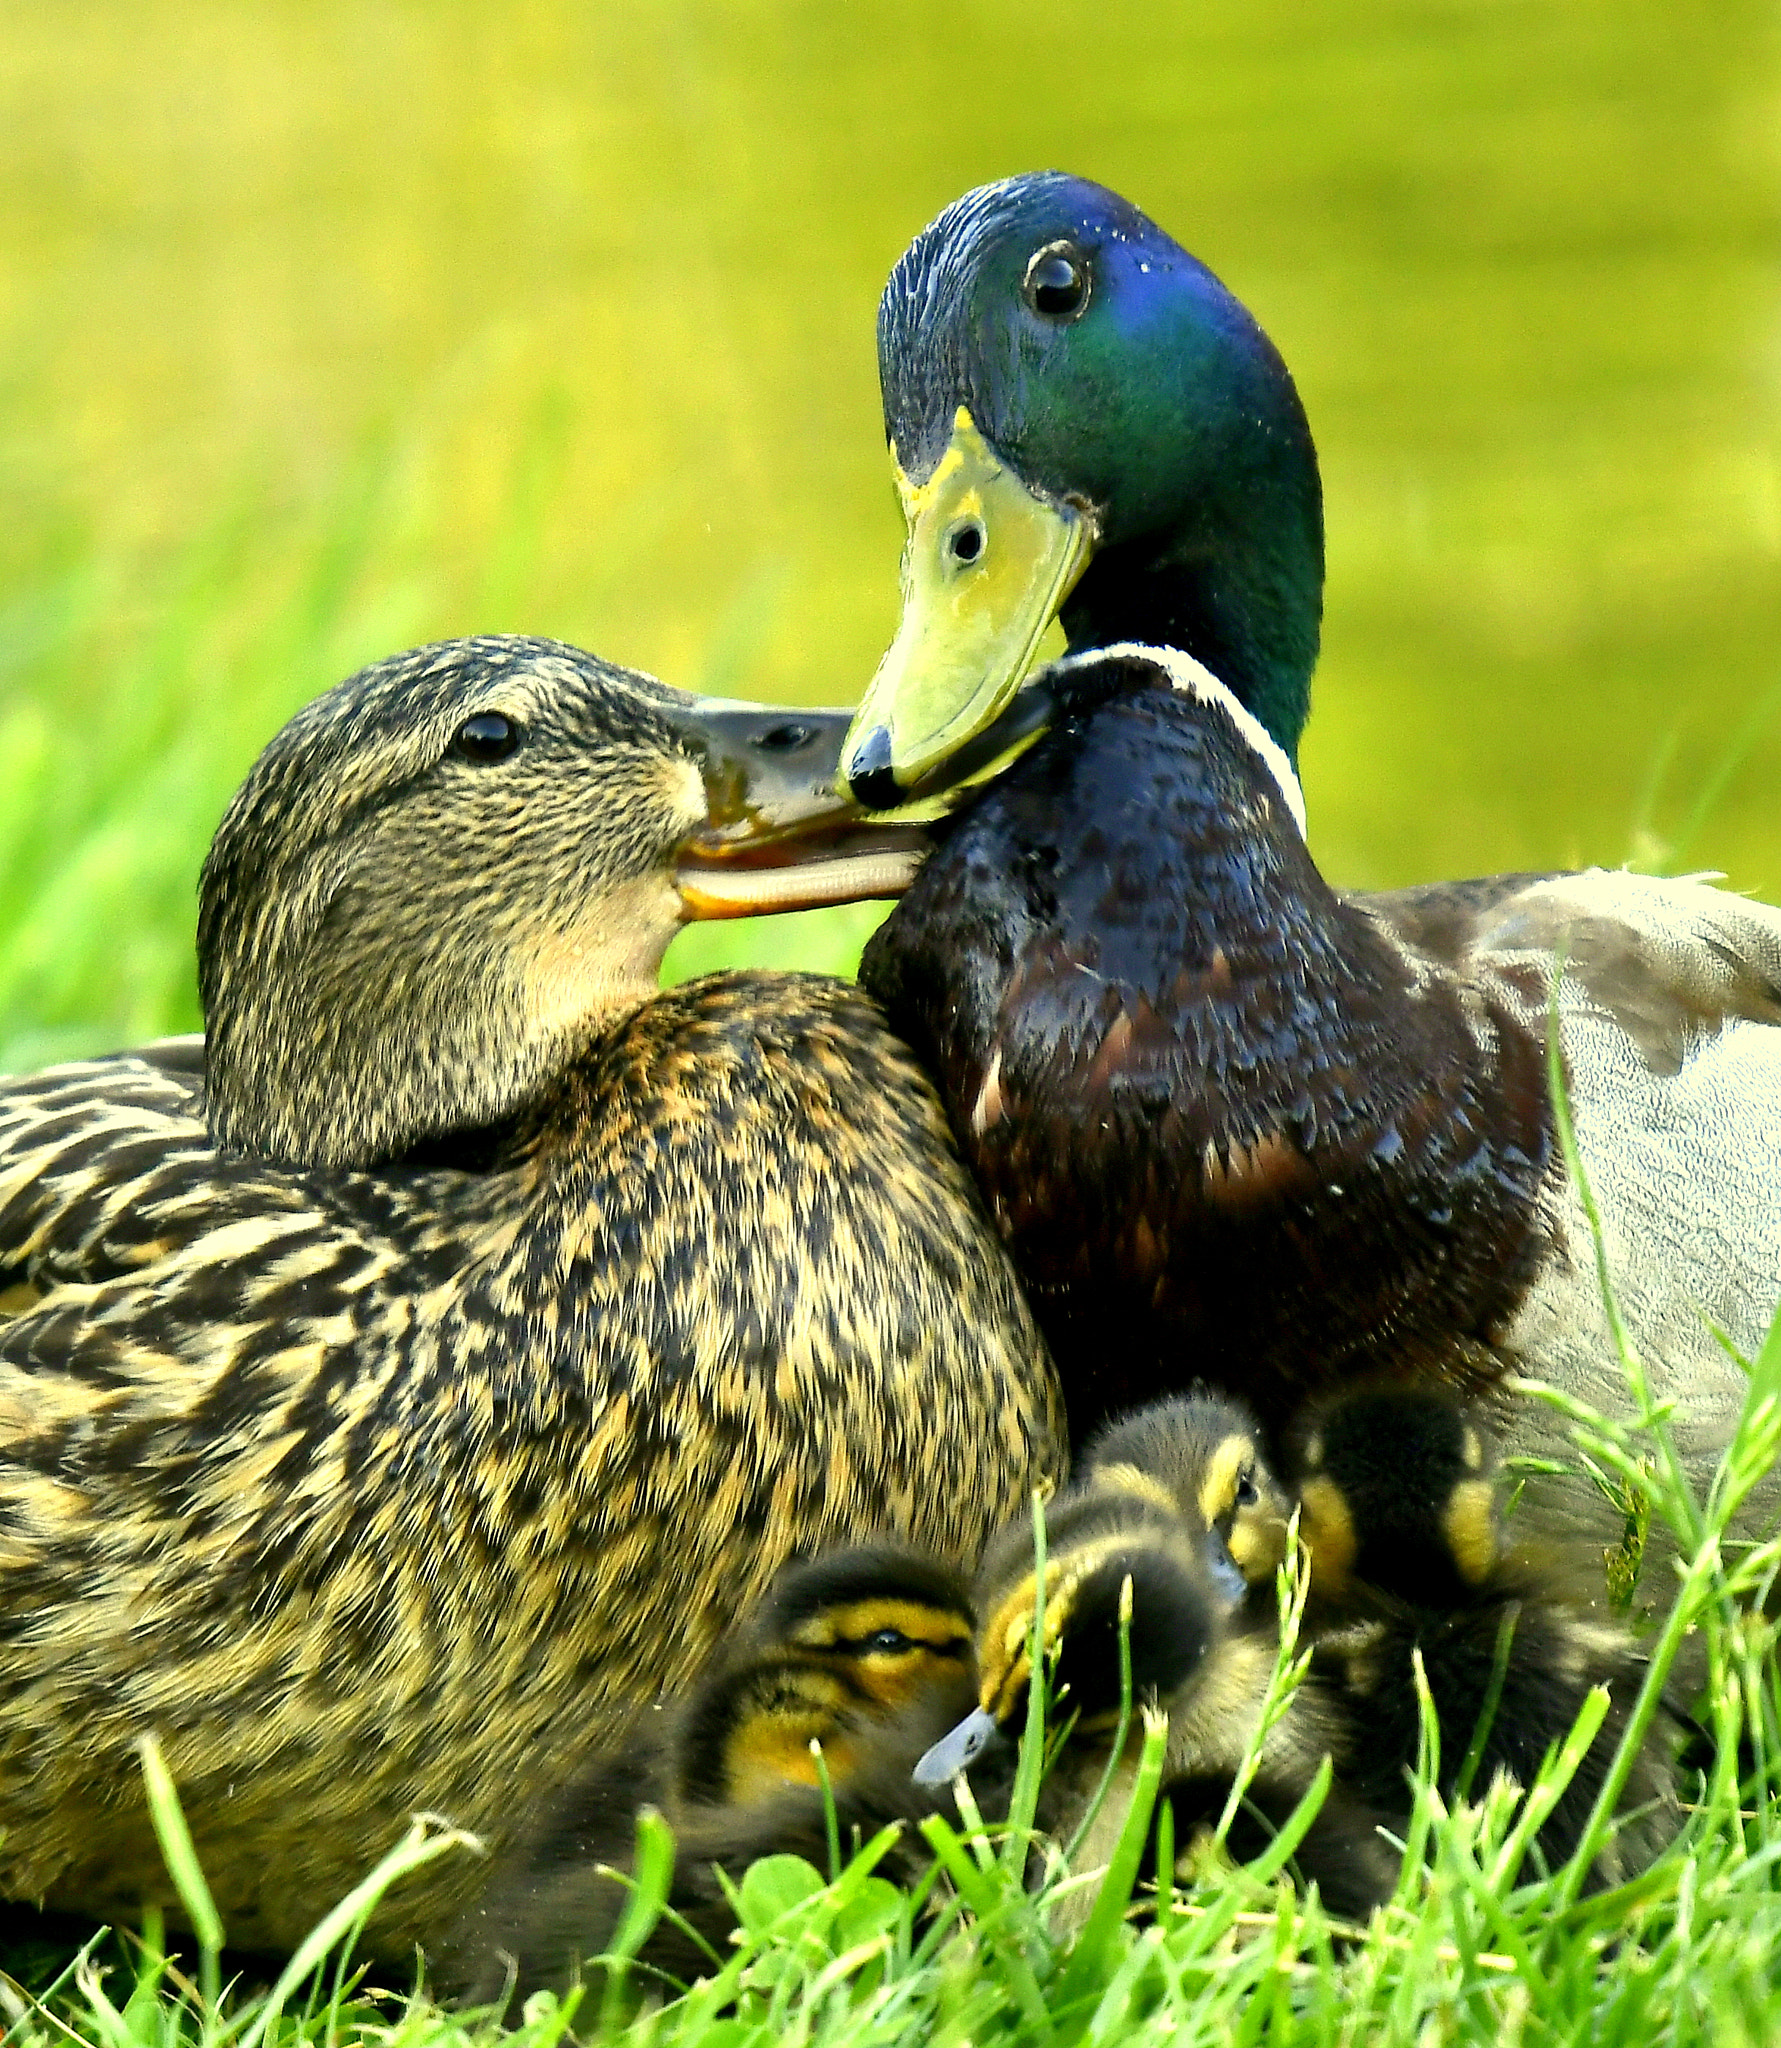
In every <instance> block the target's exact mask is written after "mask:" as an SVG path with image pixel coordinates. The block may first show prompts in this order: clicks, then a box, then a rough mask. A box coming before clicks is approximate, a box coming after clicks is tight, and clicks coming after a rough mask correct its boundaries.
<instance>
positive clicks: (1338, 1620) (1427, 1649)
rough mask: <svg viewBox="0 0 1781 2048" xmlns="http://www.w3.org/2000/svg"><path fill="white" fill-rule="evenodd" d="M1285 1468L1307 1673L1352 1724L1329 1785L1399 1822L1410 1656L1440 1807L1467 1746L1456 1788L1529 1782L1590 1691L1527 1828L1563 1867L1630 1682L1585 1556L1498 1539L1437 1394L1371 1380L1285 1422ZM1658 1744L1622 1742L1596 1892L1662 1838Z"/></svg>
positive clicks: (1481, 1474)
mask: <svg viewBox="0 0 1781 2048" xmlns="http://www.w3.org/2000/svg"><path fill="white" fill-rule="evenodd" d="M1289 1470H1290V1471H1291V1472H1292V1473H1293V1475H1294V1477H1295V1480H1296V1484H1297V1486H1298V1490H1299V1499H1300V1525H1299V1526H1300V1534H1301V1536H1302V1538H1303V1540H1304V1543H1305V1545H1306V1547H1307V1549H1308V1550H1309V1552H1310V1556H1311V1568H1312V1584H1313V1591H1314V1597H1315V1601H1316V1612H1317V1614H1318V1617H1319V1619H1320V1621H1321V1622H1322V1624H1323V1628H1324V1633H1323V1635H1322V1637H1321V1639H1320V1641H1319V1643H1318V1646H1317V1650H1316V1653H1315V1668H1316V1671H1317V1674H1318V1676H1319V1678H1320V1680H1321V1681H1322V1683H1323V1684H1325V1685H1326V1686H1327V1687H1328V1688H1329V1689H1330V1692H1331V1695H1332V1697H1334V1698H1335V1699H1336V1700H1337V1701H1338V1703H1339V1705H1340V1709H1341V1711H1343V1712H1344V1713H1346V1714H1347V1715H1348V1716H1349V1717H1350V1719H1351V1720H1352V1722H1353V1724H1354V1727H1355V1731H1356V1739H1355V1740H1354V1741H1353V1742H1352V1743H1351V1745H1350V1749H1349V1757H1348V1761H1347V1764H1346V1766H1345V1770H1344V1781H1345V1784H1346V1785H1347V1787H1348V1788H1349V1789H1350V1790H1351V1791H1353V1792H1354V1793H1355V1794H1356V1795H1357V1796H1359V1797H1360V1798H1362V1799H1363V1800H1365V1801H1366V1802H1367V1803H1368V1804H1369V1805H1370V1806H1372V1807H1374V1808H1375V1809H1376V1810H1377V1811H1379V1812H1380V1813H1382V1814H1386V1815H1389V1816H1391V1817H1392V1818H1393V1820H1394V1822H1396V1821H1398V1820H1400V1819H1401V1818H1402V1817H1403V1816H1404V1815H1406V1814H1407V1812H1408V1809H1409V1792H1408V1778H1409V1772H1410V1769H1411V1767H1412V1765H1413V1764H1414V1762H1415V1760H1416V1755H1417V1749H1418V1743H1419V1736H1420V1714H1419V1710H1418V1704H1417V1698H1416V1686H1415V1674H1414V1669H1413V1665H1412V1661H1411V1660H1412V1654H1413V1652H1416V1651H1420V1652H1421V1656H1422V1663H1423V1668H1424V1671H1425V1674H1426V1676H1427V1680H1428V1686H1429V1692H1430V1696H1431V1698H1432V1700H1433V1702H1434V1707H1435V1712H1436V1715H1437V1718H1438V1720H1439V1724H1440V1730H1441V1766H1440V1774H1439V1777H1438V1779H1437V1783H1438V1785H1439V1788H1440V1790H1441V1792H1442V1793H1443V1794H1444V1795H1445V1796H1447V1797H1449V1798H1451V1797H1453V1796H1454V1794H1455V1792H1456V1791H1457V1790H1458V1788H1459V1785H1460V1781H1461V1778H1462V1771H1463V1766H1464V1764H1465V1761H1466V1757H1467V1753H1468V1750H1469V1749H1471V1748H1472V1746H1473V1744H1474V1742H1475V1741H1476V1745H1477V1757H1476V1760H1475V1763H1474V1765H1473V1768H1472V1771H1471V1773H1470V1774H1469V1785H1470V1787H1471V1788H1473V1789H1475V1790H1476V1791H1477V1792H1482V1791H1483V1790H1484V1788H1485V1787H1486V1786H1488V1785H1489V1784H1490V1783H1491V1781H1492V1780H1493V1779H1494V1778H1497V1777H1499V1776H1502V1777H1507V1778H1509V1779H1510V1780H1512V1781H1513V1782H1514V1783H1515V1784H1516V1785H1517V1786H1519V1787H1524V1788H1525V1787H1527V1786H1529V1785H1531V1784H1532V1783H1533V1781H1534V1778H1535V1776H1536V1774H1537V1773H1538V1771H1539V1768H1540V1765H1541V1763H1542V1761H1543V1760H1544V1758H1545V1755H1546V1752H1547V1751H1548V1749H1550V1748H1551V1747H1553V1746H1554V1745H1555V1744H1557V1743H1559V1742H1561V1741H1562V1740H1563V1739H1564V1738H1565V1737H1566V1736H1568V1735H1569V1734H1570V1732H1571V1729H1572V1726H1573V1724H1574V1723H1575V1721H1576V1719H1577V1715H1578V1713H1579V1711H1580V1710H1581V1709H1582V1706H1583V1704H1584V1697H1585V1695H1586V1694H1587V1693H1588V1692H1589V1690H1590V1689H1591V1688H1592V1687H1593V1686H1596V1685H1606V1686H1607V1687H1608V1688H1609V1693H1610V1705H1609V1710H1608V1714H1607V1718H1606V1719H1605V1720H1604V1721H1603V1723H1602V1726H1601V1730H1600V1732H1599V1733H1598V1734H1597V1736H1596V1738H1595V1740H1594V1742H1593V1743H1592V1744H1591V1745H1590V1748H1589V1750H1588V1751H1587V1753H1586V1754H1585V1756H1584V1758H1583V1761H1582V1763H1581V1764H1580V1765H1579V1766H1578V1769H1577V1771H1576V1773H1575V1775H1574V1776H1573V1777H1572V1779H1571V1781H1570V1784H1569V1786H1568V1787H1567V1788H1566V1790H1565V1792H1564V1794H1563V1795H1562V1797H1561V1798H1560V1799H1559V1801H1558V1803H1557V1805H1556V1806H1555V1807H1554V1809H1553V1811H1552V1815H1551V1817H1550V1818H1549V1819H1548V1820H1547V1822H1546V1823H1545V1825H1544V1826H1543V1827H1542V1829H1541V1830H1540V1834H1539V1837H1538V1844H1539V1848H1540V1851H1541V1854H1542V1855H1543V1856H1544V1857H1545V1858H1546V1860H1547V1862H1548V1863H1549V1864H1550V1865H1552V1866H1556V1865H1558V1864H1559V1863H1562V1862H1564V1861H1566V1860H1567V1859H1568V1858H1569V1857H1570V1855H1571V1854H1572V1852H1573V1851H1574V1850H1575V1848H1576V1846H1577V1843H1578V1841H1579V1840H1580V1839H1581V1836H1582V1833H1583V1828H1584V1826H1585V1824H1586V1822H1587V1821H1588V1818H1589V1815H1590V1812H1591V1811H1592V1809H1593V1807H1594V1805H1595V1802H1596V1799H1597V1796H1598V1795H1599V1793H1600V1791H1601V1787H1602V1782H1603V1779H1604V1778H1605V1776H1606V1774H1607V1770H1608V1767H1609V1764H1610V1763H1611V1762H1612V1760H1613V1757H1614V1752H1615V1750H1616V1748H1617V1746H1618V1745H1619V1742H1620V1739H1621V1736H1622V1734H1623V1732H1624V1730H1625V1727H1626V1723H1627V1718H1628V1716H1629V1714H1630V1713H1631V1710H1632V1707H1633V1704H1634V1702H1635V1701H1636V1700H1637V1698H1638V1696H1639V1692H1640V1689H1641V1686H1642V1685H1643V1683H1644V1677H1645V1659H1644V1658H1643V1657H1642V1656H1641V1655H1640V1654H1639V1652H1638V1648H1637V1646H1636V1644H1635V1642H1634V1639H1633V1637H1632V1635H1631V1633H1630V1631H1629V1630H1628V1628H1627V1627H1626V1626H1625V1624H1624V1623H1623V1622H1622V1621H1620V1620H1619V1619H1618V1618H1617V1617H1615V1616H1614V1615H1613V1614H1611V1613H1610V1612H1608V1611H1607V1609H1606V1605H1605V1602H1604V1601H1603V1598H1602V1582H1601V1572H1600V1569H1599V1567H1596V1568H1594V1569H1592V1566H1594V1563H1595V1561H1594V1560H1593V1559H1591V1558H1589V1557H1588V1556H1586V1555H1583V1554H1580V1553H1579V1552H1578V1550H1577V1549H1576V1547H1575V1546H1573V1547H1572V1549H1571V1552H1570V1554H1568V1555H1567V1554H1565V1553H1563V1552H1561V1551H1556V1550H1554V1549H1553V1548H1552V1547H1550V1546H1546V1547H1544V1548H1542V1547H1539V1546H1535V1547H1531V1548H1530V1547H1526V1546H1521V1547H1517V1546H1513V1545H1511V1544H1510V1543H1509V1541H1508V1540H1507V1537H1506V1534H1505V1530H1504V1526H1503V1520H1502V1513H1501V1505H1502V1503H1501V1485H1500V1470H1499V1467H1498V1463H1497V1458H1496V1453H1495V1449H1494V1446H1493V1444H1492V1441H1491V1438H1490V1435H1489V1432H1488V1430H1487V1428H1486V1426H1485V1424H1484V1421H1483V1420H1482V1418H1481V1417H1480V1416H1479V1415H1478V1414H1477V1413H1476V1411H1475V1410H1474V1409H1473V1408H1472V1407H1470V1406H1469V1405H1468V1404H1466V1403H1464V1402H1462V1401H1457V1400H1454V1399H1453V1398H1451V1397H1450V1396H1447V1395H1443V1394H1436V1393H1430V1392H1429V1391H1427V1390H1426V1389H1420V1388H1402V1387H1390V1386H1383V1387H1377V1388H1371V1389H1366V1390H1363V1391H1361V1392H1359V1393H1355V1394H1347V1395H1343V1396H1340V1397H1338V1398H1337V1399H1336V1400H1335V1401H1333V1402H1332V1403H1330V1404H1328V1405H1327V1406H1326V1407H1324V1408H1322V1409H1321V1410H1319V1411H1317V1412H1315V1413H1314V1414H1312V1415H1310V1416H1308V1417H1305V1418H1302V1419H1301V1423H1300V1425H1299V1428H1298V1430H1297V1432H1296V1442H1295V1444H1294V1447H1293V1451H1292V1455H1291V1459H1290V1464H1289ZM1505 1628H1507V1630H1508V1631H1509V1633H1508V1637H1507V1642H1506V1644H1505V1643H1504V1639H1503V1632H1504V1630H1505ZM1499 1660H1500V1674H1499ZM1481 1724H1482V1733H1481V1734H1480V1733H1479V1732H1478V1731H1480V1727H1481ZM1667 1733H1668V1730H1667V1725H1666V1724H1665V1723H1664V1722H1660V1725H1659V1727H1658V1729H1657V1731H1656V1732H1655V1733H1654V1735H1653V1736H1652V1738H1651V1739H1650V1740H1649V1741H1647V1743H1646V1744H1645V1746H1644V1748H1643V1749H1642V1750H1641V1753H1640V1756H1639V1759H1638V1762H1637V1765H1636V1767H1635V1769H1634V1772H1633V1774H1632V1777H1631V1778H1630V1779H1629V1781H1628V1787H1627V1791H1626V1794H1625V1797H1624V1799H1623V1801H1622V1811H1623V1813H1624V1814H1625V1816H1626V1819H1625V1821H1624V1823H1623V1825H1622V1827H1621V1829H1620V1830H1619V1832H1618V1833H1617V1835H1616V1836H1615V1838H1614V1839H1613V1840H1612V1841H1611V1842H1610V1844H1609V1845H1608V1847H1607V1848H1606V1849H1605V1850H1604V1852H1603V1854H1602V1855H1601V1856H1600V1857H1598V1859H1597V1862H1596V1869H1595V1872H1594V1875H1595V1878H1596V1880H1597V1881H1598V1882H1604V1883H1606V1882H1614V1881H1617V1880H1618V1879H1620V1878H1622V1877H1624V1876H1627V1875H1630V1874H1631V1873H1632V1872H1634V1871H1636V1870H1638V1869H1641V1868H1642V1867H1643V1866H1644V1865H1645V1864H1646V1863H1648V1862H1649V1861H1650V1860H1651V1859H1652V1857H1653V1856H1655V1855H1656V1854H1657V1852H1658V1851H1659V1850H1660V1849H1661V1848H1662V1847H1663V1846H1664V1844H1665V1843H1666V1842H1667V1841H1668V1840H1669V1838H1670V1836H1671V1835H1672V1834H1673V1833H1674V1832H1675V1827H1676V1824H1677V1820H1678V1817H1679V1816H1678V1810H1677V1808H1676V1803H1675V1795H1674V1790H1673V1786H1672V1782H1671V1771H1670V1764H1669V1760H1668V1758H1667V1757H1666V1755H1665V1743H1666V1738H1667Z"/></svg>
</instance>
